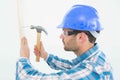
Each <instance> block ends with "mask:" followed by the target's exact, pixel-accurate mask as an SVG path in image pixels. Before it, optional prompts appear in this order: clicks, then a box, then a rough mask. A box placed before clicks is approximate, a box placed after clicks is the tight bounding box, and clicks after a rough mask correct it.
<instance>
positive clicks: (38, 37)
mask: <svg viewBox="0 0 120 80" xmlns="http://www.w3.org/2000/svg"><path fill="white" fill-rule="evenodd" d="M40 39H41V33H40V32H37V48H38V50H39V51H40ZM39 61H40V55H36V62H39Z"/></svg>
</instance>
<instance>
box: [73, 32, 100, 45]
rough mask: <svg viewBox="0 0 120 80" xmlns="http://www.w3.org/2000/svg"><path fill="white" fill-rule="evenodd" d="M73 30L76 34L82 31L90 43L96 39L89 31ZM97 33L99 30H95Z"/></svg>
mask: <svg viewBox="0 0 120 80" xmlns="http://www.w3.org/2000/svg"><path fill="white" fill-rule="evenodd" d="M74 32H75V33H76V34H77V33H81V32H84V33H85V34H86V35H87V36H88V39H89V41H90V42H91V43H95V41H96V38H95V37H94V36H93V35H92V34H91V33H90V32H89V31H80V30H74ZM96 32H97V33H100V31H96Z"/></svg>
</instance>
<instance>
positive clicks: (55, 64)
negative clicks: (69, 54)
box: [46, 54, 73, 70]
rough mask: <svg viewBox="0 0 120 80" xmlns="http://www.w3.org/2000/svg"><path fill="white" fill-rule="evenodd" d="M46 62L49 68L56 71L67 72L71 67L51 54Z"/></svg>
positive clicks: (65, 61) (68, 62) (69, 63)
mask: <svg viewBox="0 0 120 80" xmlns="http://www.w3.org/2000/svg"><path fill="white" fill-rule="evenodd" d="M46 62H47V63H48V65H49V66H50V67H51V68H53V69H56V70H67V69H71V68H72V66H73V64H72V62H70V61H68V60H65V59H61V58H58V57H57V56H53V55H51V54H49V55H48V57H47V59H46Z"/></svg>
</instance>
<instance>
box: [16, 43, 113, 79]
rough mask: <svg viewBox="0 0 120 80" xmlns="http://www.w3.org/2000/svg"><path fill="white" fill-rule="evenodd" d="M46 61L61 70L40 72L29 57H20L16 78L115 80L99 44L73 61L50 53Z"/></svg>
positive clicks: (53, 67)
mask: <svg viewBox="0 0 120 80" xmlns="http://www.w3.org/2000/svg"><path fill="white" fill-rule="evenodd" d="M46 62H47V63H48V65H49V66H50V67H51V68H52V69H55V70H60V72H57V73H51V74H46V73H42V72H39V71H38V70H36V69H34V68H33V67H32V64H31V63H30V61H29V59H27V58H20V59H19V60H18V61H17V63H16V80H113V75H112V68H111V66H110V64H109V63H108V61H107V59H106V57H105V54H104V53H103V52H102V51H101V50H99V47H98V44H95V46H94V47H93V48H91V49H90V50H88V51H86V52H85V53H83V54H82V55H80V56H78V57H76V58H75V59H73V60H72V61H68V60H65V59H61V58H58V57H57V56H54V55H51V54H49V56H48V57H47V59H46Z"/></svg>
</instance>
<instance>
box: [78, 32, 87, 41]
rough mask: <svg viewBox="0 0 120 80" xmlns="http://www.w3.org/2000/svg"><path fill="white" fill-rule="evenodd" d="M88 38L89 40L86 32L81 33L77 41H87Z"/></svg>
mask: <svg viewBox="0 0 120 80" xmlns="http://www.w3.org/2000/svg"><path fill="white" fill-rule="evenodd" d="M86 38H87V35H86V34H85V33H84V32H81V33H79V34H77V39H78V40H79V41H82V42H83V41H85V40H86Z"/></svg>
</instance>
